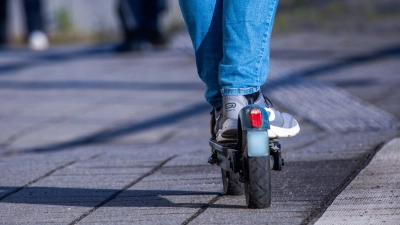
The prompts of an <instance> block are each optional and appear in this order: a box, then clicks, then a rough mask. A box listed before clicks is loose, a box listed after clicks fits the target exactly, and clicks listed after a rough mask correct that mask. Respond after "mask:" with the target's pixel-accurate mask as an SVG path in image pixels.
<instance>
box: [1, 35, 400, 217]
mask: <svg viewBox="0 0 400 225" xmlns="http://www.w3.org/2000/svg"><path fill="white" fill-rule="evenodd" d="M311 37H312V38H311ZM397 39H398V37H395V36H394V37H386V38H384V39H383V38H381V37H365V36H347V35H346V36H335V37H332V36H331V35H323V34H308V33H304V34H287V35H281V36H275V37H273V41H272V46H271V48H272V50H271V57H272V63H271V64H272V65H271V73H272V74H271V75H270V76H269V78H268V82H267V84H266V85H265V86H264V87H263V92H264V93H265V94H267V95H268V97H269V98H271V100H272V101H273V102H274V103H275V107H276V108H278V109H279V110H281V111H285V112H289V113H291V114H293V115H294V116H295V117H296V118H297V119H298V120H299V122H300V124H301V132H300V134H299V135H298V136H296V137H294V138H290V139H284V140H281V143H282V146H283V157H284V159H285V162H286V163H285V166H284V168H283V171H282V172H276V171H272V187H273V190H272V196H273V200H272V202H273V203H272V206H271V207H270V208H269V209H262V210H249V209H247V208H246V207H245V198H244V196H222V195H221V188H222V182H221V174H220V169H219V168H218V167H215V166H214V167H213V166H210V165H208V164H207V163H206V161H207V159H208V157H209V155H210V148H209V146H208V142H207V140H208V138H209V127H208V126H209V123H208V121H209V111H210V110H211V108H210V107H209V106H208V104H207V103H206V102H205V101H204V98H203V92H204V88H205V87H204V84H202V82H201V81H200V80H199V78H198V77H197V75H196V68H195V62H194V59H193V51H192V49H191V47H190V41H189V39H188V36H187V35H186V34H182V35H179V36H177V37H176V38H175V39H174V41H173V42H172V43H171V47H170V48H168V49H166V50H164V51H154V50H146V51H142V52H135V53H130V54H123V55H116V54H114V53H112V52H110V51H109V47H110V46H103V45H101V46H65V47H57V48H54V49H51V50H49V51H47V52H30V51H27V50H23V49H17V50H3V51H0V128H1V129H0V171H1V173H0V178H1V179H0V224H45V223H49V224H307V223H311V224H312V223H314V222H316V221H318V223H319V224H325V221H326V223H328V224H329V223H330V222H331V220H330V219H332V218H333V217H330V215H333V214H332V213H337V211H335V210H340V209H339V208H338V207H341V206H346V205H344V204H343V199H344V200H346V198H347V197H348V193H347V191H349V190H350V191H352V190H354V189H356V188H358V186H356V184H360V185H361V186H360V187H361V188H363V189H365V191H366V192H365V193H368V191H383V190H393V192H391V194H393V195H391V196H392V197H396V198H397V197H398V193H397V189H398V188H399V186H398V182H389V183H385V182H384V180H383V179H384V178H388V177H380V178H379V180H377V179H374V181H379V182H380V183H382V184H377V185H375V184H374V185H372V188H374V187H377V186H380V187H381V186H382V187H381V188H379V189H378V188H377V189H372V190H371V188H370V187H371V186H370V185H364V184H369V183H368V179H367V178H368V177H367V178H365V179H364V175H365V174H368V175H369V174H370V173H369V172H368V171H371V169H370V168H375V166H374V165H376V163H378V166H379V165H381V161H383V162H385V164H383V165H385V166H387V165H389V164H390V163H395V161H394V160H393V161H391V160H392V159H393V158H394V157H395V156H396V154H397V152H398V147H393V146H398V142H399V141H398V139H395V138H397V137H399V136H400V134H399V128H398V127H399V119H400V107H399V102H400V101H398V100H399V99H400V91H399V89H398V87H399V85H400V77H399V76H398V71H400V67H399V64H398V60H399V57H400V48H399V43H398V40H397ZM378 75H379V76H378ZM282 96H284V97H282ZM392 139H394V141H392V142H390V143H389V144H387V145H386V147H384V148H383V149H382V151H380V152H378V153H377V155H376V158H373V159H372V161H371V163H370V165H369V166H367V167H366V169H365V170H363V171H362V172H361V173H360V174H359V175H360V177H357V178H356V179H354V178H355V177H356V175H357V174H358V173H359V172H360V170H361V169H363V167H364V166H365V165H366V164H367V162H368V160H369V159H370V156H371V155H374V154H375V152H376V151H377V150H378V149H379V148H380V146H382V144H384V143H388V142H389V141H390V140H392ZM388 149H389V150H390V151H391V152H392V153H393V154H388V153H386V152H387V151H389V150H388ZM396 149H397V151H396ZM391 156H393V157H392V158H387V157H391ZM382 157H386V158H382ZM396 157H397V156H396ZM370 166H372V167H370ZM376 168H378V169H384V168H390V167H376ZM365 171H367V172H365ZM391 171H393V174H392V173H390V174H391V175H393V176H394V178H398V174H397V172H396V171H397V170H394V169H393V170H391ZM377 174H379V173H377ZM396 176H397V177H396ZM353 179H354V181H353V183H351V181H352V180H353ZM393 180H394V179H393ZM354 182H355V183H354ZM360 182H361V183H360ZM365 182H367V183H365ZM342 190H344V192H343V193H342V194H344V197H342V195H339V194H340V193H341V191H342ZM385 193H386V192H385ZM373 196H374V197H376V200H379V198H383V199H384V200H386V199H385V198H384V196H382V195H378V194H377V195H373ZM335 198H336V200H335ZM334 200H335V201H334ZM370 200H371V201H374V200H375V198H374V199H370ZM332 202H333V204H332V205H331V208H328V206H330V204H331V203H332ZM355 202H359V201H355ZM338 203H339V204H340V205H339V206H338V205H337V204H338ZM352 203H353V202H352ZM362 203H365V204H364V205H362V206H360V208H358V209H360V210H361V209H362V210H364V207H369V206H371V205H369V204H368V202H366V201H365V202H364V201H362ZM388 204H390V202H388ZM353 206H355V207H358V206H357V205H353ZM378 206H381V205H379V204H378ZM392 206H393V207H392ZM392 206H391V207H386V206H385V207H386V208H385V209H390V210H393V211H394V213H391V214H390V215H392V216H396V215H398V214H399V213H396V212H399V208H398V204H397V203H396V202H394V203H393V204H392ZM346 207H347V206H346ZM372 208H374V207H372ZM378 209H382V208H378ZM325 210H327V211H326V212H325ZM365 211H368V213H365ZM365 211H362V212H364V214H363V215H367V214H368V216H375V214H374V213H375V212H376V213H377V214H376V216H377V217H373V218H375V219H378V218H380V217H378V216H379V215H382V213H381V212H382V211H373V210H371V208H370V209H368V210H365ZM324 212H325V214H324ZM355 212H360V213H362V212H361V211H357V210H355ZM321 215H322V217H321V218H320V220H318V219H319V217H320V216H321ZM338 216H339V215H338V214H335V215H334V218H333V219H335V221H334V222H335V224H336V220H337V221H339V222H340V221H343V218H342V217H340V218H338ZM326 218H328V220H326ZM348 218H349V219H350V218H351V219H353V218H355V217H353V216H352V215H350V214H349V215H348ZM370 221H373V220H370ZM390 221H391V220H387V223H389V222H390ZM339 222H338V223H339Z"/></svg>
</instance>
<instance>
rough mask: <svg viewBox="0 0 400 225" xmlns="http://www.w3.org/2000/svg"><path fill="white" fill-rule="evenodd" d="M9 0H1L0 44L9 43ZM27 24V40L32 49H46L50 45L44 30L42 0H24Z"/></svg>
mask: <svg viewBox="0 0 400 225" xmlns="http://www.w3.org/2000/svg"><path fill="white" fill-rule="evenodd" d="M8 3H9V1H8V0H0V45H5V44H7V9H8V8H7V7H8V6H7V5H8ZM23 7H24V13H25V24H26V30H27V33H26V38H25V40H26V42H27V44H28V46H29V47H30V48H31V49H32V50H38V51H40V50H45V49H47V48H48V46H49V41H48V38H47V36H46V34H45V32H44V22H43V15H42V2H41V0H23Z"/></svg>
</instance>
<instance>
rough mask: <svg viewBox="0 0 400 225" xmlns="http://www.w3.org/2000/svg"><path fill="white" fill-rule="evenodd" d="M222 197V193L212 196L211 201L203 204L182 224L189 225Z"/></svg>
mask: <svg viewBox="0 0 400 225" xmlns="http://www.w3.org/2000/svg"><path fill="white" fill-rule="evenodd" d="M221 198H222V195H217V196H215V197H214V198H212V199H211V200H210V201H208V202H207V203H206V204H203V205H202V206H201V207H200V209H199V210H197V212H196V213H194V214H193V215H192V216H191V217H189V219H187V220H185V221H184V222H183V223H182V225H187V224H189V223H190V222H192V221H193V220H194V219H196V217H198V216H200V214H202V213H203V212H205V211H206V210H207V209H208V207H210V206H211V205H212V204H214V203H215V202H217V201H218V200H219V199H221Z"/></svg>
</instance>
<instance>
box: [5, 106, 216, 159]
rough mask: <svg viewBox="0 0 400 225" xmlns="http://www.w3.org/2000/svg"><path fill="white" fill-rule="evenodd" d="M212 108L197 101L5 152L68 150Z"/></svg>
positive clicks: (171, 123) (167, 123) (205, 111)
mask: <svg viewBox="0 0 400 225" xmlns="http://www.w3.org/2000/svg"><path fill="white" fill-rule="evenodd" d="M210 109H211V107H210V106H209V105H208V103H205V102H202V103H196V104H192V105H189V106H187V107H186V108H185V109H183V110H180V111H177V112H170V113H168V114H165V115H162V116H159V117H156V118H150V119H147V120H144V121H141V122H137V123H131V124H127V125H124V126H118V127H113V128H109V129H106V130H102V131H99V132H97V133H94V134H89V135H86V136H82V137H80V138H77V139H74V140H71V141H66V142H62V143H58V144H54V145H49V146H44V147H38V148H33V149H25V150H21V151H9V152H6V153H4V154H16V153H45V152H54V151H61V150H68V149H70V148H72V147H76V146H81V145H87V144H94V143H102V142H106V141H109V140H112V139H115V138H118V137H122V136H125V135H131V134H134V133H137V132H139V131H143V130H148V129H154V128H157V127H162V126H166V125H173V124H175V123H177V122H179V121H180V120H183V119H187V118H190V117H193V116H196V115H198V114H203V113H207V112H208V111H210Z"/></svg>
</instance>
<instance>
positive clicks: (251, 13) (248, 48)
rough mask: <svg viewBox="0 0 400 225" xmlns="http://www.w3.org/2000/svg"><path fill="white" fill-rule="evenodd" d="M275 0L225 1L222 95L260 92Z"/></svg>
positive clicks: (266, 62)
mask: <svg viewBox="0 0 400 225" xmlns="http://www.w3.org/2000/svg"><path fill="white" fill-rule="evenodd" d="M277 5H278V0H240V1H237V0H224V5H223V49H224V57H223V59H222V61H221V63H220V66H219V80H220V84H221V86H222V90H221V91H222V95H224V96H225V95H247V94H251V93H254V92H257V91H259V89H260V86H261V85H263V84H264V82H265V80H266V78H267V75H268V72H269V44H270V38H271V32H272V25H273V21H274V16H275V12H276V8H277Z"/></svg>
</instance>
